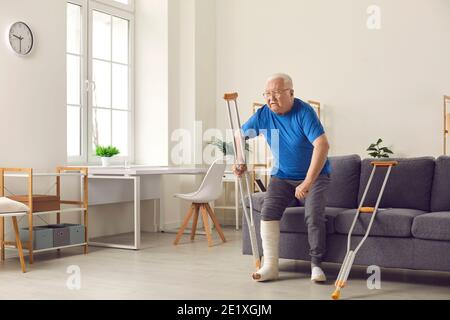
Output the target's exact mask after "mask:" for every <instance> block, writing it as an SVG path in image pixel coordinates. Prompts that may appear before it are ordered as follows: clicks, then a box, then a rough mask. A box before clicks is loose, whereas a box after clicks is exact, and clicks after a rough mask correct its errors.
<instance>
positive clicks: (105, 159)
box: [95, 146, 120, 167]
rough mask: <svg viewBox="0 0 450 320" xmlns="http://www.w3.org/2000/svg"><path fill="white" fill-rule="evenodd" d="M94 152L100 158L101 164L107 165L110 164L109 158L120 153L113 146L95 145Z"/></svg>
mask: <svg viewBox="0 0 450 320" xmlns="http://www.w3.org/2000/svg"><path fill="white" fill-rule="evenodd" d="M95 154H96V155H97V156H98V157H100V158H101V159H102V166H104V167H107V166H109V165H110V160H111V158H112V157H114V156H115V155H118V154H120V151H119V149H117V148H116V147H113V146H107V147H103V146H97V147H96V148H95Z"/></svg>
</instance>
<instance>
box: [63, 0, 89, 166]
mask: <svg viewBox="0 0 450 320" xmlns="http://www.w3.org/2000/svg"><path fill="white" fill-rule="evenodd" d="M87 1H88V0H69V1H67V3H71V4H74V5H78V6H80V7H81V39H80V41H81V74H80V82H81V83H80V91H81V92H80V94H81V97H80V99H81V108H82V114H81V128H80V131H81V137H80V139H81V142H80V148H81V150H80V151H81V152H80V153H81V154H80V155H79V156H69V155H68V156H67V161H68V162H69V163H87V162H88V155H87V143H88V132H87V125H88V109H89V105H88V95H87V90H88V88H87V85H88V83H87V70H88V67H87V63H88V58H89V57H88V49H87V46H86V43H87V42H86V39H87V37H88V30H87V19H88V6H87ZM66 27H67V26H66ZM67 54H68V53H67V49H66V56H67ZM67 107H68V105H67V102H66V108H67ZM66 121H67V120H66ZM66 152H67V150H66Z"/></svg>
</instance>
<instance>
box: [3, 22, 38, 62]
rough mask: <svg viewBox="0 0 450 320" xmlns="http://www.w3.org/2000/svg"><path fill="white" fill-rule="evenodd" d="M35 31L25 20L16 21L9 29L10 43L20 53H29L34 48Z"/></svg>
mask: <svg viewBox="0 0 450 320" xmlns="http://www.w3.org/2000/svg"><path fill="white" fill-rule="evenodd" d="M33 41H34V40H33V33H32V32H31V29H30V28H29V27H28V26H27V25H26V24H25V23H23V22H16V23H14V24H13V25H12V26H11V28H10V29H9V44H10V45H11V48H12V49H13V50H14V52H16V53H17V54H20V55H27V54H29V53H30V52H31V49H32V48H33Z"/></svg>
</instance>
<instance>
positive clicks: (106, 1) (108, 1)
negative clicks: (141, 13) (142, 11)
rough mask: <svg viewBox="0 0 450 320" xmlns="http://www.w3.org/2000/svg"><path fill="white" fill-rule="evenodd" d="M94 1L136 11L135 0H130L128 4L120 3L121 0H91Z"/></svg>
mask: <svg viewBox="0 0 450 320" xmlns="http://www.w3.org/2000/svg"><path fill="white" fill-rule="evenodd" d="M94 1H95V2H99V3H103V4H106V5H108V6H111V7H116V8H119V9H122V10H126V11H130V12H134V0H128V1H129V3H128V4H124V3H120V2H117V1H114V0H91V2H94ZM144 1H147V0H144Z"/></svg>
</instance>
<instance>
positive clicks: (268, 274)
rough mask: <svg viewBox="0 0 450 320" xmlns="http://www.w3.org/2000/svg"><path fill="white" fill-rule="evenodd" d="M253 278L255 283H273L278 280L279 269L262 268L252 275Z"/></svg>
mask: <svg viewBox="0 0 450 320" xmlns="http://www.w3.org/2000/svg"><path fill="white" fill-rule="evenodd" d="M252 278H253V280H255V281H258V282H263V281H271V280H277V279H278V268H276V267H268V266H267V267H262V268H261V269H259V270H258V271H256V272H254V273H252Z"/></svg>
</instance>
